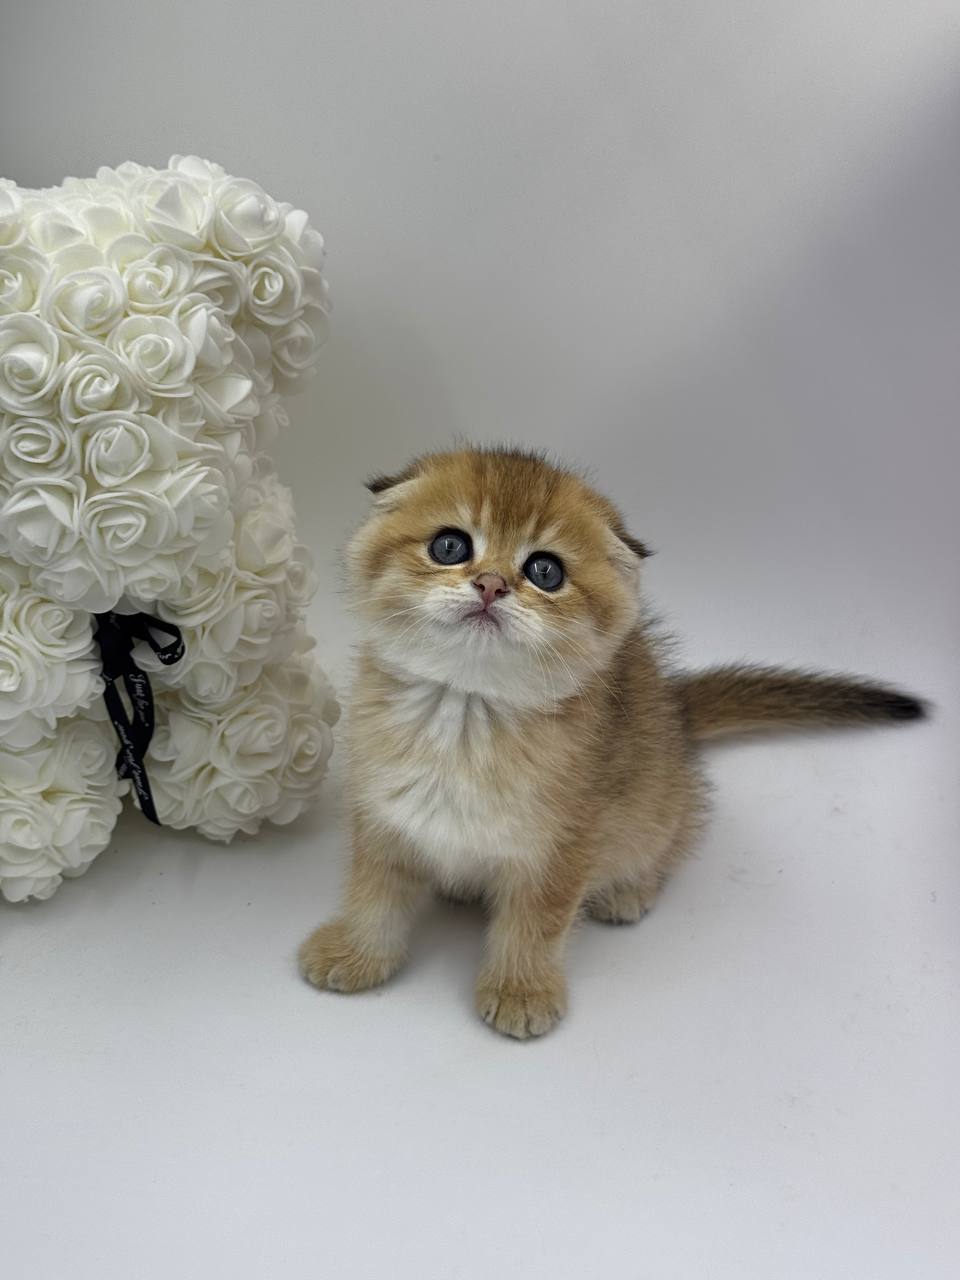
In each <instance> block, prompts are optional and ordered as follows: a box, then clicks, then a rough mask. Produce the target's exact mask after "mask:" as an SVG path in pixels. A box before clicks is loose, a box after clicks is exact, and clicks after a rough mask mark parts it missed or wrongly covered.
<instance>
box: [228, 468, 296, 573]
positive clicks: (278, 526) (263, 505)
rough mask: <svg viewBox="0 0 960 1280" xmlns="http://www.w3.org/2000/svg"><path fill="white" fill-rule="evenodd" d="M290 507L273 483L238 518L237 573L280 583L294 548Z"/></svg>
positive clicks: (236, 541) (278, 486) (286, 496)
mask: <svg viewBox="0 0 960 1280" xmlns="http://www.w3.org/2000/svg"><path fill="white" fill-rule="evenodd" d="M250 487H251V488H253V487H254V486H250ZM241 501H242V498H241ZM290 505H291V504H290V499H289V494H288V493H287V492H286V491H284V490H283V488H282V486H281V485H280V484H279V483H278V482H274V484H273V485H272V486H269V487H268V489H267V492H266V494H265V495H264V499H263V501H261V502H258V503H256V504H255V505H253V506H251V507H250V508H249V509H248V510H246V511H244V512H243V514H242V515H240V516H239V518H238V520H237V523H236V533H235V544H236V562H237V568H238V569H241V570H245V571H247V572H250V573H253V574H256V575H258V577H260V578H261V579H268V580H270V581H274V582H277V581H280V580H281V579H282V577H283V573H284V566H285V565H286V564H287V562H288V561H289V559H290V557H291V555H292V554H293V549H294V546H295V540H294V536H293V522H292V520H291V518H290Z"/></svg>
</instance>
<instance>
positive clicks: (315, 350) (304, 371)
mask: <svg viewBox="0 0 960 1280" xmlns="http://www.w3.org/2000/svg"><path fill="white" fill-rule="evenodd" d="M326 337H327V315H326V312H324V311H321V310H320V309H319V308H316V307H311V308H310V309H309V310H307V311H305V312H304V313H303V315H301V316H298V317H297V318H296V319H295V320H291V321H290V323H289V324H285V325H284V326H283V328H282V329H279V330H278V331H277V333H276V336H275V337H274V339H273V344H272V351H273V365H274V373H275V377H276V384H277V387H278V388H279V389H280V390H281V391H290V390H292V389H293V387H294V385H296V384H297V383H300V382H301V381H302V380H303V379H304V378H306V377H307V375H309V374H310V373H312V372H313V369H314V367H315V365H316V363H317V357H318V356H319V354H320V346H321V344H322V343H323V342H324V341H325V340H326Z"/></svg>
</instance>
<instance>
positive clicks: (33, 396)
mask: <svg viewBox="0 0 960 1280" xmlns="http://www.w3.org/2000/svg"><path fill="white" fill-rule="evenodd" d="M66 354H67V350H66V347H65V345H64V343H63V341H62V339H61V337H60V335H59V334H58V333H57V332H56V330H55V329H53V328H51V326H50V325H49V324H47V322H46V321H45V320H42V319H41V318H40V316H35V315H32V314H20V313H17V314H14V315H9V316H0V409H5V410H6V411H7V413H16V414H32V413H38V412H39V413H41V414H42V413H43V412H44V410H45V409H46V408H48V407H49V406H50V404H51V402H52V401H53V397H54V394H55V393H56V390H57V386H58V383H59V381H60V377H61V374H62V367H61V361H62V359H63V357H64V356H65V355H66Z"/></svg>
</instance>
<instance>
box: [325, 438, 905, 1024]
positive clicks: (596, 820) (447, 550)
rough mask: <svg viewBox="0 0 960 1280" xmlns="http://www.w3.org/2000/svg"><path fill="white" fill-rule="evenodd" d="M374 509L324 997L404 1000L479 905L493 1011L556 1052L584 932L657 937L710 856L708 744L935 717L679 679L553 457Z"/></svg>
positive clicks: (478, 463) (740, 683) (511, 460)
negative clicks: (683, 865)
mask: <svg viewBox="0 0 960 1280" xmlns="http://www.w3.org/2000/svg"><path fill="white" fill-rule="evenodd" d="M369 487H370V489H371V490H372V491H373V493H374V494H375V495H376V501H375V504H374V509H373V512H372V514H371V516H370V518H369V520H368V521H367V522H366V524H365V525H364V526H363V527H362V528H361V530H360V531H359V533H358V534H357V535H356V537H355V538H354V540H353V542H352V544H351V546H350V550H349V557H348V564H349V571H350V577H351V585H352V588H353V591H354V595H355V600H356V606H357V609H358V611H359V616H360V619H361V621H362V625H363V647H362V655H361V659H360V668H359V673H358V675H357V680H356V685H355V688H354V692H353V699H352V709H351V710H352V714H351V715H350V718H349V738H348V754H349V763H348V769H349V790H350V805H351V813H352V822H353V861H352V865H351V869H350V874H349V881H348V885H347V889H346V899H345V902H344V905H343V909H342V911H341V913H340V915H339V916H338V917H337V918H336V919H335V920H333V921H332V922H331V923H329V924H327V925H324V926H323V927H322V928H320V929H318V930H317V931H316V932H315V933H314V934H313V935H312V936H311V937H310V938H309V939H308V940H307V941H306V942H305V943H304V945H303V947H302V948H301V951H300V964H301V968H302V971H303V973H304V975H305V976H306V977H307V978H308V979H309V980H310V981H311V982H313V983H315V984H316V985H317V986H319V987H325V988H327V989H328V990H332V991H362V990H364V989H365V988H368V987H373V986H376V985H377V984H378V983H381V982H384V981H386V979H387V978H389V977H390V976H391V974H393V973H395V972H396V971H397V969H399V968H400V966H401V965H402V964H403V962H404V959H405V957H406V954H407V943H408V939H409V936H410V932H411V929H412V927H413V924H414V921H415V918H416V915H417V912H418V910H419V908H420V907H421V906H422V905H423V903H424V902H425V900H426V899H427V898H428V897H429V894H430V891H431V889H434V890H437V891H439V892H441V893H443V894H446V895H450V896H456V897H469V898H473V897H482V898H483V899H484V900H485V901H486V903H487V904H488V908H489V912H490V924H489V932H488V937H487V947H486V956H485V960H484V963H483V967H482V969H481V972H480V975H479V978H478V980H477V987H476V999H477V1009H478V1011H479V1013H480V1015H481V1017H482V1018H484V1020H485V1021H487V1022H488V1023H490V1025H491V1026H493V1027H495V1028H496V1029H497V1030H498V1031H502V1032H505V1033H506V1034H508V1035H512V1036H518V1037H526V1036H535V1035H541V1034H542V1033H543V1032H545V1031H548V1030H549V1029H550V1027H552V1026H553V1024H554V1023H555V1022H556V1021H557V1019H558V1018H560V1017H561V1016H562V1015H563V1013H564V1010H565V1009H566V1004H567V984H566V979H565V977H564V971H563V951H564V944H565V942H566V939H567V935H568V934H569V932H570V928H571V926H572V925H573V923H574V921H575V920H576V919H577V916H578V914H580V913H581V912H585V913H586V914H587V915H589V916H592V917H593V918H595V919H597V920H605V921H610V922H613V923H625V922H628V921H633V920H639V919H640V917H641V916H642V915H643V914H644V913H645V912H646V911H647V910H648V909H649V907H650V905H651V904H652V902H653V900H654V898H655V897H656V894H657V891H658V889H659V888H660V886H661V885H662V883H663V881H664V878H665V877H666V875H667V874H668V872H669V871H670V869H671V868H672V867H673V866H674V864H675V863H676V862H677V861H678V860H679V859H680V858H682V857H683V856H684V854H686V853H687V851H688V850H689V849H690V847H691V843H692V841H693V840H694V837H695V836H696V834H697V831H698V829H699V827H700V825H701V822H702V819H703V814H704V783H703V780H702V777H701V772H700V764H699V760H698V744H699V740H700V739H703V738H708V737H711V736H715V735H718V734H726V733H735V732H740V731H744V730H753V729H763V728H783V727H787V726H803V725H829V724H847V723H856V724H859V723H865V722H871V721H887V720H908V719H916V718H918V717H920V716H922V715H923V705H922V704H921V703H920V702H919V701H917V700H916V699H915V698H911V697H909V696H907V695H905V694H903V693H900V692H898V691H897V690H895V689H889V688H885V687H883V686H881V685H877V684H870V683H867V682H865V681H861V680H854V679H848V678H845V677H834V676H822V675H807V674H804V673H802V672H789V671H779V670H764V669H757V668H751V667H727V668H720V669H716V670H713V671H706V672H703V673H699V674H694V675H682V674H681V675H673V674H670V673H669V672H667V671H665V670H664V669H663V668H662V666H661V664H660V658H659V656H658V653H657V648H656V645H655V644H654V643H653V642H652V641H651V639H650V637H649V635H648V632H647V629H646V628H645V625H644V623H643V621H642V619H641V609H640V602H639V596H638V577H639V567H640V562H641V560H642V559H643V557H644V556H645V554H646V551H645V548H644V547H643V545H642V544H641V543H639V542H637V541H636V540H635V539H634V538H632V537H631V536H630V535H629V534H628V533H627V531H626V529H625V527H624V524H623V521H622V519H621V517H620V515H619V513H618V512H617V510H616V509H615V508H614V507H613V506H612V505H611V504H610V503H609V502H608V501H607V500H606V499H605V498H603V497H601V496H600V495H599V494H597V493H595V492H594V491H593V490H592V489H591V488H589V487H588V486H587V485H586V484H585V483H584V482H583V480H581V479H580V478H578V477H577V476H576V475H573V474H571V473H570V472H568V471H564V470H561V469H559V468H557V467H555V466H551V465H549V464H548V463H547V462H545V461H544V460H543V459H542V458H540V457H537V456H533V455H531V454H527V453H521V452H512V451H507V450H492V451H487V450H482V451H481V450H462V451H460V452H455V453H448V454H437V455H432V456H427V457H423V458H420V459H418V460H417V461H415V462H413V463H412V464H411V465H410V466H409V467H408V468H407V470H406V471H404V472H403V473H402V474H401V475H398V476H393V477H381V478H379V479H376V480H374V481H372V482H371V483H370V485H369Z"/></svg>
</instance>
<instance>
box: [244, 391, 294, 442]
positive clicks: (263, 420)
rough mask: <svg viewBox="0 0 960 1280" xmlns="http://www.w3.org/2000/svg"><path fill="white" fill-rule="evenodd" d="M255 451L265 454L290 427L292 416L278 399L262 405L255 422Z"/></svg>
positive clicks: (269, 400)
mask: <svg viewBox="0 0 960 1280" xmlns="http://www.w3.org/2000/svg"><path fill="white" fill-rule="evenodd" d="M252 425H253V431H254V449H255V451H256V452H258V453H264V452H266V450H268V449H269V448H270V446H271V445H272V444H273V443H274V441H275V440H276V438H277V436H278V435H279V434H280V432H281V431H283V430H284V429H285V428H286V427H288V426H289V425H290V415H289V414H288V413H287V411H286V409H285V408H284V407H283V405H282V404H280V403H279V399H278V398H277V397H271V398H270V399H268V400H267V401H266V403H262V404H261V406H260V412H259V413H258V414H257V416H256V418H254V420H253V424H252Z"/></svg>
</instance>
